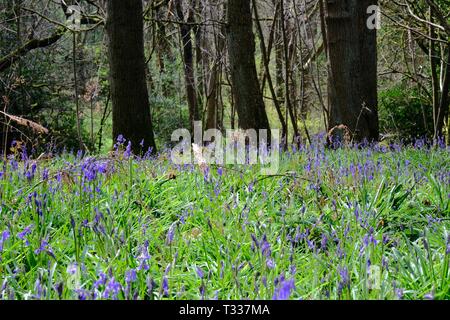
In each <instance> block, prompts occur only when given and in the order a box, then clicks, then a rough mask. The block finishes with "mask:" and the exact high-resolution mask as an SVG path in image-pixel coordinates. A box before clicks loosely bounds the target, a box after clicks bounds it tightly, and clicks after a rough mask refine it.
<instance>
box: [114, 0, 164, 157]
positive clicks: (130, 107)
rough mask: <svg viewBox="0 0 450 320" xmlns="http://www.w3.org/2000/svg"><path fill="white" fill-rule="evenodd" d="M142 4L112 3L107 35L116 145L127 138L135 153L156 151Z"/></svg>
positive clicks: (131, 1) (138, 1)
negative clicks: (146, 65) (149, 150)
mask: <svg viewBox="0 0 450 320" xmlns="http://www.w3.org/2000/svg"><path fill="white" fill-rule="evenodd" d="M142 11H143V7H142V1H141V0H128V1H123V0H109V1H108V2H107V13H108V18H107V32H108V37H109V64H110V86H111V101H112V105H113V141H116V139H117V137H118V136H119V135H123V136H124V137H125V138H126V139H128V140H129V141H131V143H132V148H133V151H134V152H135V153H138V152H141V151H142V148H141V146H140V143H141V141H142V140H144V147H143V148H144V150H143V151H147V149H148V148H149V147H152V148H153V151H154V152H155V151H156V147H155V140H154V136H153V128H152V120H151V114H150V107H149V99H148V89H147V83H146V74H145V56H144V24H143V18H142Z"/></svg>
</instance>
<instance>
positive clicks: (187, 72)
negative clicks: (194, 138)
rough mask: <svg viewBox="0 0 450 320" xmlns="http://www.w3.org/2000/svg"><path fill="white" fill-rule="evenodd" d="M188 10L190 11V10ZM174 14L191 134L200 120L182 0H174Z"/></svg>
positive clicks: (189, 34) (190, 40)
mask: <svg viewBox="0 0 450 320" xmlns="http://www.w3.org/2000/svg"><path fill="white" fill-rule="evenodd" d="M189 10H192V8H190V9H189ZM175 13H176V15H177V18H178V20H179V21H180V22H181V23H180V33H181V42H182V45H183V50H182V51H183V61H184V77H185V86H186V95H187V102H188V107H189V124H190V128H191V132H193V130H194V122H195V121H198V120H201V119H200V112H199V109H198V103H197V92H196V86H195V73H194V59H193V49H192V38H191V26H190V25H189V23H183V22H184V14H183V6H182V0H175Z"/></svg>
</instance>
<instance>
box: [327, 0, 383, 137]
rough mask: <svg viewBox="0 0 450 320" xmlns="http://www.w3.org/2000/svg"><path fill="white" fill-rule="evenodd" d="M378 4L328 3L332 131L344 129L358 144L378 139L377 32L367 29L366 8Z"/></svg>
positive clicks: (361, 0)
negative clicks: (340, 126)
mask: <svg viewBox="0 0 450 320" xmlns="http://www.w3.org/2000/svg"><path fill="white" fill-rule="evenodd" d="M376 4H377V1H376V0H340V1H335V0H326V29H327V30H326V33H327V42H328V43H327V48H328V57H329V103H330V122H329V129H330V130H331V129H333V128H335V127H336V126H339V125H345V126H347V127H348V129H349V130H350V131H351V133H352V135H353V139H355V141H362V140H364V139H367V140H369V141H377V140H378V138H379V125H378V111H377V103H378V101H377V44H376V29H373V30H371V29H369V28H368V27H367V20H368V18H369V14H367V8H368V7H369V6H371V5H376ZM338 132H339V131H338V130H337V131H336V132H335V134H338V135H339V133H338Z"/></svg>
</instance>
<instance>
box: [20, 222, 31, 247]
mask: <svg viewBox="0 0 450 320" xmlns="http://www.w3.org/2000/svg"><path fill="white" fill-rule="evenodd" d="M32 229H33V225H32V224H31V225H29V226H27V227H25V229H23V230H22V231H21V232H19V233H18V234H17V237H18V238H19V239H20V240H23V241H25V244H26V245H27V246H28V245H29V242H28V239H27V238H26V236H27V235H29V234H30V233H31V231H32Z"/></svg>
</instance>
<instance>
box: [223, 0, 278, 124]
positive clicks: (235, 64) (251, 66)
mask: <svg viewBox="0 0 450 320" xmlns="http://www.w3.org/2000/svg"><path fill="white" fill-rule="evenodd" d="M250 1H251V0H228V32H227V38H228V55H229V59H230V68H231V81H232V84H233V91H234V97H235V101H234V103H235V105H236V110H237V113H238V116H239V122H238V123H239V127H240V128H242V129H256V130H258V129H270V127H269V120H268V118H267V114H266V110H265V107H264V101H263V97H262V93H261V89H260V85H259V83H258V77H257V73H256V63H255V36H254V34H253V29H252V27H253V25H252V14H251V9H250Z"/></svg>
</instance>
